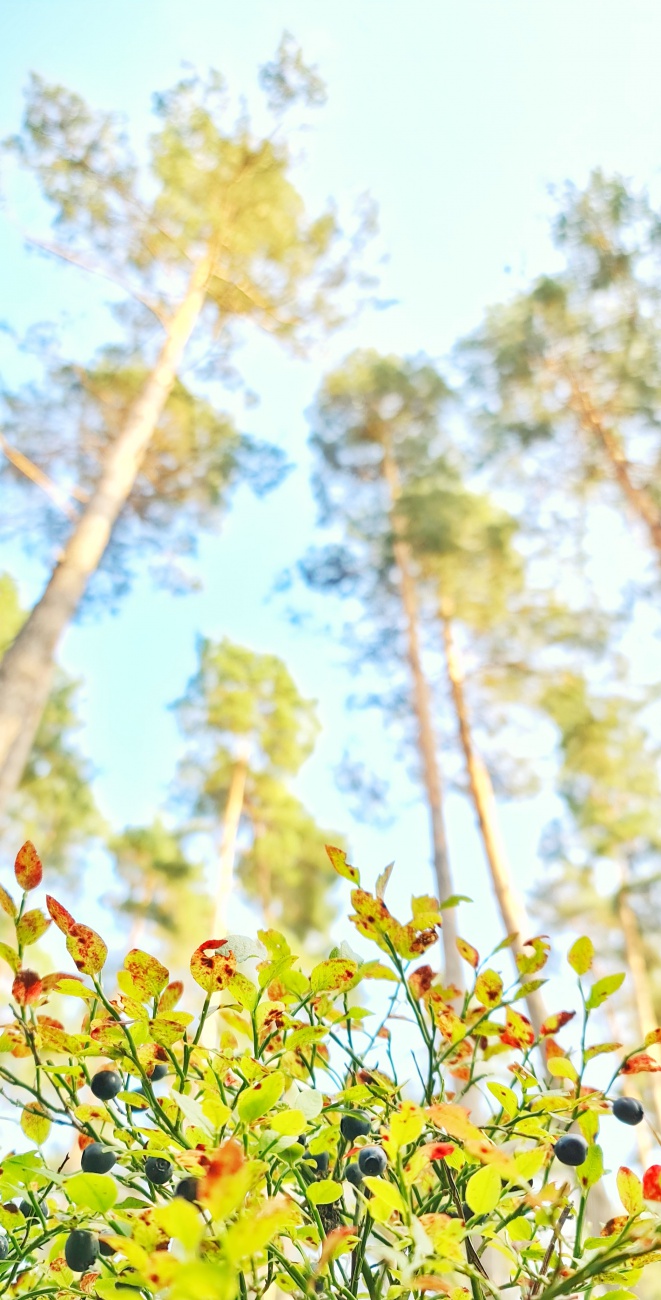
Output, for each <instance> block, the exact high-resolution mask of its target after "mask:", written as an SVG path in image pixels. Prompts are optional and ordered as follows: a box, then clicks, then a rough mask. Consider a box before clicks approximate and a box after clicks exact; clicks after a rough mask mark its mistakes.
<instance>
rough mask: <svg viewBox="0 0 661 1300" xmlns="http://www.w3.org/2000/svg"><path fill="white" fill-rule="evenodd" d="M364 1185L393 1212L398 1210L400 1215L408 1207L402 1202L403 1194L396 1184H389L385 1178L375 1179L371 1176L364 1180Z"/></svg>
mask: <svg viewBox="0 0 661 1300" xmlns="http://www.w3.org/2000/svg"><path fill="white" fill-rule="evenodd" d="M364 1183H365V1186H366V1187H368V1188H369V1190H370V1192H371V1193H372V1195H373V1196H375V1197H376V1198H377V1200H379V1201H383V1204H384V1205H387V1206H388V1207H389V1209H391V1210H397V1211H398V1213H399V1214H403V1213H404V1210H405V1208H406V1207H405V1205H404V1201H403V1200H402V1194H401V1192H400V1190H399V1188H398V1187H395V1184H394V1183H389V1182H388V1181H387V1180H386V1179H385V1178H375V1177H373V1176H371V1175H369V1174H368V1175H367V1176H366V1178H365V1179H364Z"/></svg>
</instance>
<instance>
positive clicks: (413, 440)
mask: <svg viewBox="0 0 661 1300" xmlns="http://www.w3.org/2000/svg"><path fill="white" fill-rule="evenodd" d="M447 397H448V389H447V386H446V384H445V383H444V381H443V379H442V378H441V376H440V375H439V374H438V372H437V371H436V370H435V369H434V367H433V366H431V365H430V364H428V363H426V362H424V361H420V362H416V361H413V362H401V361H399V360H398V359H397V358H393V357H380V356H378V355H377V354H376V353H372V352H356V353H353V354H352V355H351V356H350V357H349V358H347V360H346V361H345V363H344V364H343V366H342V367H341V368H340V369H338V370H336V371H334V372H333V373H331V374H329V375H328V376H327V377H326V379H325V381H324V384H323V386H322V389H321V391H320V394H319V397H318V400H317V403H316V407H315V411H314V414H313V417H312V420H313V433H312V438H311V443H312V447H313V451H314V452H315V454H316V457H317V468H316V472H315V490H316V494H317V498H318V501H319V505H320V517H321V521H322V523H323V524H325V525H327V526H333V527H334V528H335V530H336V533H337V534H338V535H339V538H340V540H339V542H337V543H335V542H333V543H331V544H330V545H329V546H327V547H326V548H322V549H320V550H317V551H311V552H309V553H308V555H307V556H306V557H305V558H304V560H303V561H302V564H301V571H302V574H303V577H304V579H305V581H306V582H307V583H308V584H309V585H310V586H311V587H313V588H315V589H317V590H319V591H335V592H337V593H339V594H342V595H347V596H352V597H357V599H358V600H359V602H360V605H361V607H362V610H363V612H364V618H363V620H362V622H361V624H360V626H359V627H354V629H353V635H352V637H351V641H352V645H353V648H354V651H355V653H356V659H357V661H358V662H362V663H363V665H364V664H366V663H369V664H371V665H372V666H375V667H377V668H378V669H380V668H383V669H384V673H385V676H386V680H387V681H388V683H389V686H390V688H392V687H393V684H395V683H396V685H395V690H396V692H397V695H398V700H397V704H398V705H400V704H401V694H402V692H403V695H404V699H405V700H406V706H405V707H407V709H408V711H409V716H411V715H412V717H413V718H414V720H415V742H414V746H415V752H416V756H417V763H418V765H419V771H420V780H421V784H422V787H423V790H424V793H425V801H426V804H427V810H428V814H429V820H430V829H431V841H432V855H433V863H434V872H435V878H436V887H437V892H438V895H439V901H441V902H444V901H445V900H446V899H449V898H450V897H451V895H452V893H453V887H452V877H451V872H450V864H449V858H448V848H447V838H446V830H445V816H444V806H443V780H442V773H441V767H440V763H439V760H438V737H437V735H436V729H435V724H434V701H433V692H432V688H431V683H430V680H429V676H428V673H427V671H426V668H425V664H424V638H423V627H422V619H421V610H420V596H419V590H418V584H417V581H416V568H415V561H414V557H413V555H412V551H411V544H410V541H409V539H408V536H407V523H406V517H405V514H404V511H403V506H402V492H403V488H404V487H405V484H406V478H407V474H408V471H409V467H410V466H411V465H414V464H415V463H416V460H417V458H418V457H419V455H420V448H421V447H422V448H424V449H428V446H429V443H430V441H433V440H434V439H435V438H437V437H438V415H439V411H440V409H441V407H442V406H443V404H444V403H445V402H446V400H447ZM426 454H429V453H428V452H426ZM386 695H387V698H386ZM375 698H378V700H379V702H380V703H381V704H383V705H384V706H385V708H386V710H387V712H388V713H389V714H390V715H391V716H392V713H393V712H394V708H393V696H392V689H390V690H389V691H388V692H384V691H379V692H378V693H377V696H376V697H375ZM456 940H457V926H456V918H455V915H454V912H453V910H452V909H451V908H450V909H445V910H444V915H443V947H444V956H445V973H446V979H447V980H448V981H449V982H450V983H453V984H455V985H458V986H459V987H461V984H462V980H463V976H462V971H461V963H460V961H459V958H458V953H457V946H456Z"/></svg>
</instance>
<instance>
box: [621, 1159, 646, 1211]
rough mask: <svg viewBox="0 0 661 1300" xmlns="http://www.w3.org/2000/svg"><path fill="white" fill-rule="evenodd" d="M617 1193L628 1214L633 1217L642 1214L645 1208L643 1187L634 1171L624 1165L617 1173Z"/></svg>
mask: <svg viewBox="0 0 661 1300" xmlns="http://www.w3.org/2000/svg"><path fill="white" fill-rule="evenodd" d="M616 1182H617V1191H618V1195H619V1198H620V1200H621V1202H622V1204H623V1206H624V1208H625V1210H626V1212H627V1214H629V1215H631V1216H633V1215H634V1214H640V1212H641V1210H642V1208H643V1185H642V1183H641V1181H640V1178H638V1177H637V1175H636V1174H634V1172H633V1170H632V1169H628V1168H627V1166H626V1165H622V1167H621V1168H620V1169H618V1171H617V1179H616Z"/></svg>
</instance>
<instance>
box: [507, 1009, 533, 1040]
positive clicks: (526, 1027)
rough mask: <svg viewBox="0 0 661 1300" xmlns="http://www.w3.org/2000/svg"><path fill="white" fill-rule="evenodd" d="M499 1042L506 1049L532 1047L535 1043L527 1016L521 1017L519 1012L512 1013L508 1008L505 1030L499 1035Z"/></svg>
mask: <svg viewBox="0 0 661 1300" xmlns="http://www.w3.org/2000/svg"><path fill="white" fill-rule="evenodd" d="M500 1041H501V1043H505V1045H506V1046H507V1047H519V1048H522V1049H523V1048H526V1047H532V1045H533V1043H534V1041H535V1031H534V1029H533V1027H532V1025H531V1023H530V1021H529V1020H528V1018H527V1016H523V1015H521V1012H520V1011H514V1010H513V1008H512V1007H508V1008H507V1012H506V1014H505V1028H504V1030H503V1032H502V1034H501V1035H500Z"/></svg>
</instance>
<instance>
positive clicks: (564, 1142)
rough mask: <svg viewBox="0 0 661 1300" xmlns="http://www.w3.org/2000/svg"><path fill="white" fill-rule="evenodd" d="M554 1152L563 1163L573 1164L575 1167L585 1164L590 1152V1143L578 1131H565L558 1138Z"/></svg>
mask: <svg viewBox="0 0 661 1300" xmlns="http://www.w3.org/2000/svg"><path fill="white" fill-rule="evenodd" d="M554 1154H555V1156H556V1158H557V1159H558V1160H559V1161H560V1164H561V1165H572V1166H573V1167H574V1168H575V1167H576V1166H577V1165H582V1164H583V1161H584V1160H585V1157H586V1156H587V1154H588V1144H587V1142H586V1141H585V1138H584V1137H580V1136H579V1134H578V1133H565V1134H564V1136H563V1137H561V1138H558V1141H557V1142H556V1144H555V1149H554Z"/></svg>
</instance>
